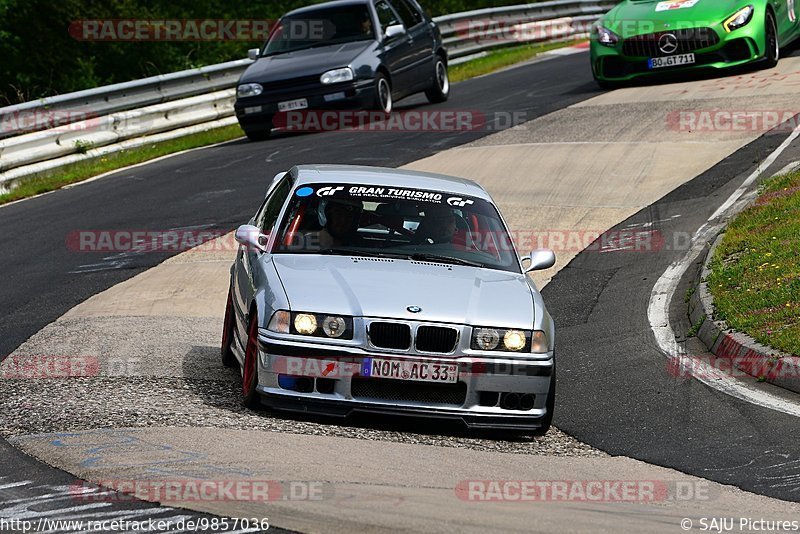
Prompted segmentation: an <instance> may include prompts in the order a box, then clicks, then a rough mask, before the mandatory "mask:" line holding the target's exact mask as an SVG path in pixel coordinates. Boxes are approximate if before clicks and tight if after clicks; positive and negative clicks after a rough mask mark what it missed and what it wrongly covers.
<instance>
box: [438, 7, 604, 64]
mask: <svg viewBox="0 0 800 534" xmlns="http://www.w3.org/2000/svg"><path fill="white" fill-rule="evenodd" d="M618 3H619V1H618V0H555V1H552V2H539V3H536V4H524V5H517V6H506V7H496V8H489V9H477V10H474V11H465V12H462V13H454V14H452V15H444V16H442V17H437V18H436V19H435V20H436V23H437V24H438V25H439V28H440V29H441V31H442V36H443V37H444V42H445V45H446V46H447V48H448V53H449V55H450V58H451V59H456V60H458V59H460V58H464V57H467V56H470V55H473V54H476V53H480V52H486V51H488V50H492V49H495V48H500V47H504V46H513V45H515V44H522V43H531V42H548V41H560V40H567V39H577V38H582V37H588V33H589V28H590V27H591V24H592V23H594V22H595V21H596V20H597V19H598V18H599V17H600V15H602V14H603V13H605V12H606V11H608V10H609V9H611V8H612V7H614V6H615V5H617V4H618Z"/></svg>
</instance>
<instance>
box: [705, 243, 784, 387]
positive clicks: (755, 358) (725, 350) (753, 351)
mask: <svg viewBox="0 0 800 534" xmlns="http://www.w3.org/2000/svg"><path fill="white" fill-rule="evenodd" d="M724 235H725V234H724V233H721V234H719V235H718V236H717V237H716V239H715V240H714V242H713V244H712V245H711V247H710V248H709V250H708V252H707V253H706V257H705V260H703V268H702V269H701V270H700V273H699V277H698V279H697V283H696V289H695V291H694V293H693V294H692V296H691V298H690V299H689V318H690V320H691V322H692V324H693V325H695V326H697V325H698V324H700V325H701V326H700V327H699V330H698V332H697V337H698V338H699V339H700V340H701V341H702V342H703V343H704V344H705V345H706V347H708V350H709V351H711V353H713V354H714V355H715V356H716V357H717V358H721V359H723V360H727V362H726V365H725V368H726V369H730V370H731V371H741V372H742V373H744V374H746V375H750V376H752V377H754V378H758V379H763V380H764V381H765V382H769V383H770V384H773V385H776V386H779V387H781V388H784V389H787V390H789V391H792V392H794V393H800V358H798V357H796V356H792V355H789V354H785V353H782V352H780V351H777V350H775V349H773V348H771V347H768V346H766V345H762V344H761V343H758V342H757V341H756V340H754V339H753V338H752V337H750V336H748V335H746V334H742V333H741V332H736V331H734V330H731V329H730V328H728V325H727V324H726V323H725V322H724V321H717V320H715V319H714V315H713V311H714V299H713V297H712V296H711V292H710V291H709V290H708V284H706V282H705V280H706V279H707V278H708V276H709V274H710V273H711V271H710V269H709V268H708V264H709V263H710V261H711V258H712V257H713V256H714V251H715V250H716V248H717V245H719V243H720V242H721V241H722V238H723V236H724ZM716 366H717V367H721V366H720V365H719V363H717V364H716ZM742 376H744V375H742Z"/></svg>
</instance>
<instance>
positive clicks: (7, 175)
mask: <svg viewBox="0 0 800 534" xmlns="http://www.w3.org/2000/svg"><path fill="white" fill-rule="evenodd" d="M616 3H617V1H616V0H555V1H550V2H539V3H535V4H525V5H517V6H507V7H501V8H492V9H480V10H475V11H467V12H464V13H455V14H452V15H445V16H443V17H437V18H436V19H435V21H436V22H437V23H438V24H439V26H440V28H441V30H442V35H443V37H444V40H445V44H446V46H447V48H448V53H449V56H450V60H451V64H456V63H460V62H463V61H466V60H468V59H470V58H472V57H474V56H475V55H476V54H483V53H486V52H487V51H489V50H492V49H496V48H501V47H506V46H513V45H517V44H522V43H531V42H557V41H563V40H570V39H578V38H583V37H586V36H587V35H588V31H589V27H590V25H591V24H592V23H593V22H594V21H596V20H597V18H598V17H599V16H600V15H601V14H602V13H604V12H606V11H607V10H609V9H610V8H612V7H613V6H614V5H616ZM251 63H252V61H251V60H249V59H241V60H237V61H230V62H227V63H220V64H218V65H210V66H207V67H201V68H197V69H190V70H185V71H181V72H174V73H171V74H165V75H161V76H153V77H150V78H144V79H141V80H134V81H131V82H125V83H119V84H114V85H108V86H105V87H98V88H95V89H89V90H86V91H78V92H76V93H69V94H65V95H59V96H54V97H48V98H43V99H40V100H35V101H31V102H25V103H23V104H18V105H14V106H8V107H5V108H0V184H2V183H3V182H8V181H10V180H16V179H18V178H22V177H25V176H27V175H30V174H34V173H40V172H43V171H48V170H51V169H54V168H57V167H59V166H60V165H62V164H66V163H72V162H74V161H76V160H80V159H81V156H83V157H87V158H88V157H92V156H96V155H99V154H108V153H111V152H113V151H114V150H115V148H114V147H117V148H118V149H121V148H122V147H123V146H124V147H130V146H134V145H136V143H134V142H133V141H132V140H134V139H137V138H139V137H143V136H150V135H153V134H159V136H160V137H161V138H165V136H166V137H169V136H168V134H165V133H164V132H167V133H168V132H171V131H172V132H174V135H173V137H177V136H180V135H181V134H182V133H183V132H186V133H192V132H195V131H198V127H199V126H201V125H203V124H208V125H209V127H211V126H214V127H217V126H220V125H223V124H233V123H235V120H231V118H232V115H233V106H232V104H233V99H234V94H233V89H232V88H233V87H234V86H235V85H236V82H237V81H238V79H239V77H240V76H241V74H242V72H244V70H245V69H246V68H247V66H248V65H250V64H251ZM101 147H104V148H103V150H99V149H100V148H101Z"/></svg>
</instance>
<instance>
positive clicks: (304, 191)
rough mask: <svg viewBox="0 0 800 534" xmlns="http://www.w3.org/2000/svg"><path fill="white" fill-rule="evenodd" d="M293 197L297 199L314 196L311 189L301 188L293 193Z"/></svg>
mask: <svg viewBox="0 0 800 534" xmlns="http://www.w3.org/2000/svg"><path fill="white" fill-rule="evenodd" d="M294 194H295V195H297V196H298V197H308V196H311V195H313V194H314V189H312V188H311V187H301V188H300V189H298V190H297V191H295V192H294Z"/></svg>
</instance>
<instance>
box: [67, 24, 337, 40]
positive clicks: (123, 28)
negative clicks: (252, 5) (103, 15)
mask: <svg viewBox="0 0 800 534" xmlns="http://www.w3.org/2000/svg"><path fill="white" fill-rule="evenodd" d="M311 22H312V21H309V25H308V28H307V29H304V32H303V35H302V37H304V38H305V39H309V38H313V36H314V35H317V34H319V37H318V38H321V36H322V33H323V29H322V28H321V24H322V21H313V22H315V24H310V23H311ZM296 24H297V25H298V26H299V25H300V21H296ZM273 27H274V22H273V21H271V20H263V19H260V20H259V19H243V20H224V19H190V20H187V19H84V20H76V21H73V22H72V23H71V24H70V25H69V30H68V31H69V35H70V36H71V37H72V38H73V39H76V40H78V41H127V42H143V41H254V42H264V41H265V40H266V39H267V37H269V34H270V32H271V31H272V28H273ZM311 28H313V30H312V29H311ZM297 31H299V29H298V30H297ZM308 32H311V33H308ZM298 35H300V34H298ZM298 38H299V37H298Z"/></svg>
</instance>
